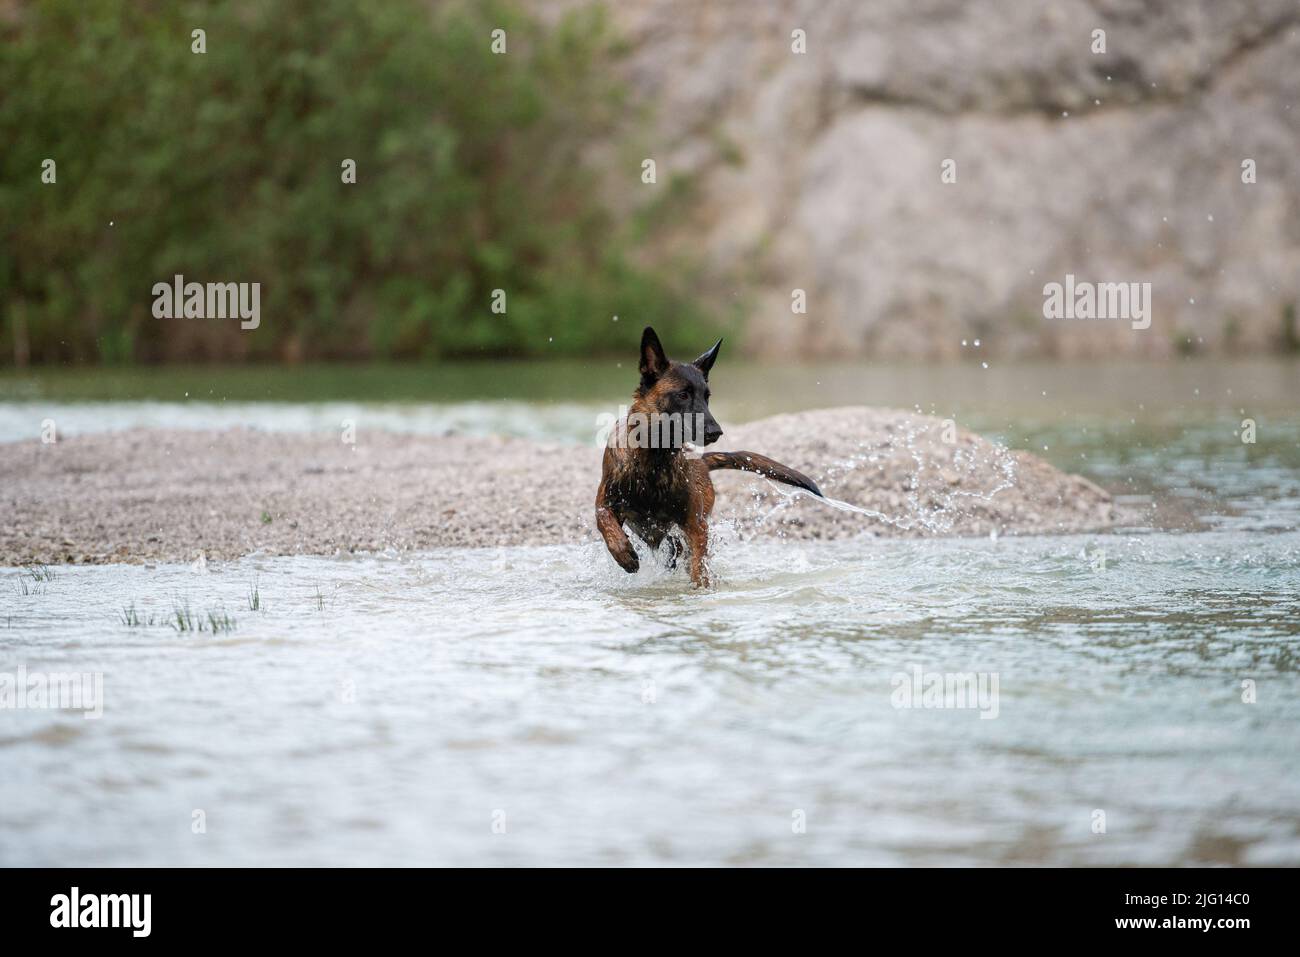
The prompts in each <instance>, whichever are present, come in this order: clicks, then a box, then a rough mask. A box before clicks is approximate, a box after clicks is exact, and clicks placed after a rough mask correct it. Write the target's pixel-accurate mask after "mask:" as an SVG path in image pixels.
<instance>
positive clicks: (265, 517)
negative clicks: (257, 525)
mask: <svg viewBox="0 0 1300 957" xmlns="http://www.w3.org/2000/svg"><path fill="white" fill-rule="evenodd" d="M262 524H263V525H270V524H271V513H270V512H268V511H267V510H266V509H262Z"/></svg>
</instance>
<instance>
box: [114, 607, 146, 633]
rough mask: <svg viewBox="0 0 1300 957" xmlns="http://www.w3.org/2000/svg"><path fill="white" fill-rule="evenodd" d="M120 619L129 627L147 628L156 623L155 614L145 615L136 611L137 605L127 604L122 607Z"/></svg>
mask: <svg viewBox="0 0 1300 957" xmlns="http://www.w3.org/2000/svg"><path fill="white" fill-rule="evenodd" d="M118 620H119V621H121V622H122V624H124V625H126V626H127V627H128V628H146V627H148V626H149V625H152V624H153V623H154V618H153V615H149V616H148V617H145V616H144V615H141V614H140V612H138V611H136V608H135V605H127V606H126V607H125V608H123V609H122V614H121V615H119V616H118Z"/></svg>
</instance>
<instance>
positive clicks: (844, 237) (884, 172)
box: [536, 0, 1300, 357]
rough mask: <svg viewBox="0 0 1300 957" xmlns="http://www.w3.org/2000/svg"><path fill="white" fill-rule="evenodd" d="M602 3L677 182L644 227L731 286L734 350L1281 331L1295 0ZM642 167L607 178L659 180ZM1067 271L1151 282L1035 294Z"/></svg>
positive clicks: (1288, 249)
mask: <svg viewBox="0 0 1300 957" xmlns="http://www.w3.org/2000/svg"><path fill="white" fill-rule="evenodd" d="M536 2H537V3H538V4H539V5H540V7H541V8H542V9H543V10H544V12H546V13H547V14H548V15H549V14H554V13H555V12H556V11H557V10H558V9H563V8H565V7H571V6H574V5H578V4H581V3H584V2H586V0H561V2H556V0H536ZM609 9H610V13H611V15H612V17H613V20H614V23H615V25H616V28H617V29H618V31H619V32H620V33H621V34H622V36H623V37H625V38H626V39H627V41H628V48H629V53H628V55H627V57H626V58H625V60H624V61H623V62H622V64H621V67H620V69H621V70H622V71H623V72H624V74H625V79H626V80H627V81H628V82H629V84H630V86H631V87H632V89H633V91H634V92H635V94H636V95H637V96H638V97H639V98H640V99H641V100H643V101H645V102H647V103H648V104H650V105H651V106H652V107H653V108H654V111H655V126H654V128H653V129H652V130H650V131H648V132H646V133H645V135H644V142H645V143H646V149H647V151H648V152H647V155H648V156H651V157H653V158H654V159H655V160H656V163H657V167H658V180H659V188H664V184H666V183H668V182H670V180H671V179H672V178H673V177H684V178H685V180H686V181H687V182H688V183H690V184H691V185H692V187H693V189H692V193H691V199H690V201H689V202H688V203H684V204H683V209H684V212H683V214H682V216H681V217H680V219H679V221H678V222H677V223H676V225H675V228H674V229H673V230H672V231H671V233H670V235H669V236H667V237H666V238H665V239H664V241H663V242H664V245H665V249H667V250H671V251H672V252H674V253H676V254H678V255H681V254H682V253H683V251H688V252H689V253H690V255H691V257H692V258H696V257H698V258H701V259H702V260H703V261H704V262H706V263H707V265H708V271H709V273H710V274H711V275H712V276H713V277H714V278H713V280H712V286H711V292H710V295H713V296H715V297H716V298H717V300H718V301H719V302H734V301H735V297H736V296H737V295H739V294H744V295H747V296H748V299H747V300H746V301H747V302H748V303H750V305H751V308H750V309H748V310H747V311H746V316H747V319H746V322H747V326H746V336H745V344H746V346H747V347H748V348H750V349H751V350H752V351H754V352H757V353H760V354H769V355H789V354H791V353H792V352H798V353H802V354H806V355H817V356H833V355H845V354H866V355H876V356H924V357H945V356H954V355H962V354H968V353H967V350H972V349H975V348H976V347H975V346H974V340H975V339H980V340H981V344H980V346H979V347H978V348H979V349H980V350H981V351H982V352H983V353H985V354H1002V355H1008V354H1056V355H1067V356H1075V355H1096V356H1108V355H1117V354H1143V355H1165V354H1171V353H1174V352H1178V351H1198V350H1205V351H1230V350H1254V351H1271V350H1280V349H1286V348H1294V347H1295V343H1296V336H1297V331H1296V330H1297V320H1296V319H1295V315H1294V314H1295V311H1296V304H1297V302H1298V301H1300V148H1298V147H1300V95H1298V94H1300V2H1297V0H1233V2H1223V0H1053V2H1050V3H1049V2H1017V0H871V2H864V0H826V2H811V0H805V2H793V3H780V2H776V0H710V2H690V0H619V2H617V3H613V4H610V5H609ZM796 30H802V31H804V35H805V36H806V52H804V53H797V52H794V50H793V49H792V47H793V46H794V45H795V44H796V42H797V41H796V39H793V38H792V31H796ZM1096 30H1103V31H1105V52H1094V51H1095V48H1096V47H1097V45H1098V44H1097V35H1096V34H1094V31H1096ZM948 160H951V161H953V163H952V164H951V165H949V167H948V168H949V169H950V170H953V171H955V182H944V181H943V177H942V175H941V174H942V173H943V170H944V168H945V161H948ZM1247 160H1251V161H1253V166H1254V170H1255V179H1256V181H1255V182H1253V183H1246V182H1243V164H1244V163H1245V162H1246V161H1247ZM638 172H639V171H638V170H630V171H629V172H628V176H627V179H626V181H620V183H618V184H614V185H613V186H612V188H614V189H615V190H616V191H617V190H619V189H621V190H623V191H624V192H635V191H636V190H646V189H652V188H653V187H643V186H642V185H641V183H640V181H639V179H638V176H637V173H638ZM639 195H645V194H644V193H641V194H639ZM1067 273H1069V274H1073V275H1074V276H1075V277H1076V279H1077V280H1080V281H1088V282H1095V283H1103V282H1150V283H1151V284H1152V286H1151V296H1152V304H1153V306H1152V315H1151V318H1152V322H1151V326H1150V328H1148V329H1145V330H1142V329H1134V328H1132V325H1131V324H1130V323H1129V322H1125V321H1122V320H1105V319H1093V320H1077V319H1076V320H1048V319H1045V318H1044V316H1043V304H1044V290H1043V287H1044V285H1045V284H1046V283H1048V282H1052V281H1058V282H1063V281H1064V278H1065V276H1066V274H1067ZM795 289H802V290H804V291H805V292H806V296H807V311H806V314H799V313H796V312H793V311H792V292H793V290H795ZM755 290H757V291H756V292H755ZM963 340H966V343H967V344H966V345H965V346H963Z"/></svg>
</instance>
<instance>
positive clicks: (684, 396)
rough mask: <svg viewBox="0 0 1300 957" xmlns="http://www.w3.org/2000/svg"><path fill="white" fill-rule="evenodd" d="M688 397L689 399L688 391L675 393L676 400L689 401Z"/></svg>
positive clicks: (689, 391) (689, 392)
mask: <svg viewBox="0 0 1300 957" xmlns="http://www.w3.org/2000/svg"><path fill="white" fill-rule="evenodd" d="M690 397H691V390H690V389H682V391H681V392H678V393H677V398H679V399H689V398H690Z"/></svg>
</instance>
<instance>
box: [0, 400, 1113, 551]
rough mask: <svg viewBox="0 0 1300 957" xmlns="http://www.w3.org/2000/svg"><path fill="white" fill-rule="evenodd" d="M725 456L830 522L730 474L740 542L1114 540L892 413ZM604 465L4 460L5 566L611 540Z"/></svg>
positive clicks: (153, 441) (825, 416)
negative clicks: (767, 463)
mask: <svg viewBox="0 0 1300 957" xmlns="http://www.w3.org/2000/svg"><path fill="white" fill-rule="evenodd" d="M717 448H718V449H720V450H728V451H731V450H740V449H746V450H750V451H755V452H763V453H764V454H767V455H770V456H772V457H773V458H776V459H778V460H780V461H782V462H785V463H786V464H788V465H791V466H793V467H794V468H797V469H800V470H801V471H804V472H806V473H807V474H809V475H811V476H812V477H813V478H814V479H815V480H817V482H818V483H819V484H820V485H821V487H822V490H823V491H824V492H825V493H826V495H827V496H829V497H832V498H835V499H840V500H843V501H844V502H847V503H850V504H851V505H853V506H856V507H857V508H858V509H861V510H863V511H849V510H840V509H836V508H832V507H830V506H829V505H827V504H826V503H823V502H818V501H814V500H811V499H810V498H808V497H806V496H802V495H798V496H795V495H789V494H788V493H787V490H786V489H785V487H784V486H779V487H778V486H775V485H773V484H771V483H768V482H766V481H764V480H761V479H757V478H752V477H750V476H746V475H743V474H740V473H729V472H715V473H714V480H715V485H716V487H717V489H718V501H717V506H716V508H715V512H714V517H715V520H717V521H726V522H730V523H733V524H734V527H735V528H736V530H737V533H738V534H740V535H741V536H742V537H760V536H781V537H787V538H794V539H833V538H848V537H853V536H858V535H878V536H926V535H989V534H991V533H997V534H1000V535H1014V534H1034V533H1055V532H1079V531H1088V530H1102V529H1106V528H1108V527H1110V526H1112V525H1113V524H1114V523H1115V521H1116V516H1115V508H1114V506H1113V504H1112V502H1111V498H1110V496H1109V495H1108V494H1107V493H1106V492H1105V491H1104V490H1102V489H1100V488H1098V487H1097V486H1096V485H1094V484H1093V483H1091V482H1089V481H1088V480H1086V479H1083V478H1080V477H1078V476H1074V475H1067V474H1066V473H1064V472H1061V471H1059V470H1057V469H1055V468H1053V467H1052V466H1050V465H1048V464H1047V463H1045V462H1043V461H1042V460H1041V459H1038V458H1037V457H1035V456H1033V455H1031V454H1029V453H1027V452H1018V451H1010V450H1007V449H1004V448H1002V447H1001V446H998V445H995V444H994V443H992V442H989V441H987V440H986V439H983V438H980V437H979V436H977V435H974V434H972V433H969V432H965V431H962V430H960V429H955V427H953V426H951V425H948V426H945V424H944V423H942V422H940V421H939V420H937V419H933V418H929V417H926V416H920V415H913V414H911V413H906V412H897V411H892V410H883V409H869V408H857V407H855V408H842V409H824V410H818V411H813V412H803V413H798V414H794V415H781V416H775V417H773V418H768V419H762V420H759V421H756V422H751V423H749V424H747V425H743V426H736V427H733V428H729V429H728V430H727V433H726V435H725V436H724V437H723V439H722V441H721V442H720V443H719V444H718V446H717ZM600 456H601V453H600V450H599V449H596V448H593V447H591V446H573V445H552V444H542V443H537V442H532V441H528V440H525V439H511V438H478V437H467V436H443V437H429V436H413V435H399V434H394V433H387V432H368V433H358V434H357V436H356V442H355V444H352V445H348V444H345V443H343V442H342V441H340V439H339V437H338V436H337V435H331V436H324V435H304V434H287V433H271V432H260V431H254V430H250V429H237V430H229V431H220V432H188V431H187V432H181V431H162V430H147V429H136V430H131V431H125V432H114V433H104V434H95V435H86V436H79V437H73V438H67V439H62V440H60V441H59V442H58V443H57V444H51V445H42V444H41V443H39V442H17V443H6V444H4V445H0V488H2V489H3V492H0V502H2V503H3V511H4V513H5V518H4V520H3V523H0V565H21V564H28V563H33V562H36V563H45V564H55V563H63V562H76V563H85V562H89V563H102V562H154V561H193V560H194V559H195V558H196V557H197V556H198V555H199V554H203V555H204V556H206V557H207V558H210V559H232V558H237V557H240V556H242V555H247V554H250V553H253V552H262V553H266V554H273V555H293V554H317V555H330V554H335V553H336V552H363V551H380V550H384V549H398V550H412V549H427V548H435V547H441V546H500V545H539V544H555V543H564V542H580V541H587V540H592V539H594V538H595V537H596V533H595V530H594V528H593V524H592V512H593V502H594V499H595V491H596V484H597V482H598V480H599V475H600Z"/></svg>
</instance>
